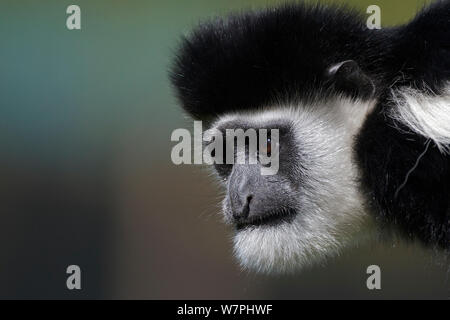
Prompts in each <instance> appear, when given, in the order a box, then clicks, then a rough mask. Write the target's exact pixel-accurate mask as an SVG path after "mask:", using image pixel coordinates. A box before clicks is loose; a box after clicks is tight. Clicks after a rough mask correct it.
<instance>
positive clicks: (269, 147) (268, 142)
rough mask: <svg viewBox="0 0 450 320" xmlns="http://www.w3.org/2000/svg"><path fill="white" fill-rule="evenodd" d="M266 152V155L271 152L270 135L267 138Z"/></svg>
mask: <svg viewBox="0 0 450 320" xmlns="http://www.w3.org/2000/svg"><path fill="white" fill-rule="evenodd" d="M266 152H267V155H268V156H270V154H271V153H272V141H271V139H270V137H269V138H267V147H266Z"/></svg>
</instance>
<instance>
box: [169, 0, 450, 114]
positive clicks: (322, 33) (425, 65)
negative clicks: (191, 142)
mask: <svg viewBox="0 0 450 320" xmlns="http://www.w3.org/2000/svg"><path fill="white" fill-rule="evenodd" d="M449 19H450V1H438V2H436V3H435V4H433V5H432V6H430V7H429V8H426V9H424V10H423V11H422V12H421V13H419V14H418V15H417V17H416V18H415V19H413V20H412V21H411V22H410V23H409V24H408V25H406V26H403V27H397V28H387V29H381V30H369V29H368V28H367V27H366V23H365V16H364V15H362V14H358V13H356V12H355V11H354V10H351V9H349V8H345V7H339V6H335V5H333V6H327V5H317V4H316V5H311V4H306V3H297V4H289V5H284V6H280V7H276V8H270V9H266V10H261V11H249V12H244V13H241V14H232V15H230V16H228V17H226V18H218V19H216V20H213V21H210V22H206V23H203V24H201V25H200V26H199V27H198V28H197V29H195V30H194V31H193V32H192V33H191V34H190V35H189V36H188V37H185V38H184V39H183V40H182V43H181V46H180V49H179V51H178V54H177V57H176V59H175V62H174V65H173V67H172V70H171V80H172V83H173V84H174V86H175V88H176V92H177V95H178V97H179V99H180V101H181V104H182V106H183V108H184V109H185V110H186V111H188V112H189V113H190V114H191V115H192V116H194V117H195V118H203V119H205V118H208V117H210V116H215V115H220V114H223V113H225V112H228V111H237V110H243V109H254V108H258V107H260V106H261V105H268V104H270V103H271V102H272V101H274V100H279V101H280V100H281V101H285V102H291V101H292V100H307V99H309V98H311V97H312V96H314V95H315V93H316V92H319V91H320V92H321V95H322V96H326V95H333V94H336V93H341V92H338V91H339V90H338V89H336V88H335V87H334V86H332V85H330V84H329V83H328V82H327V77H326V70H327V68H328V67H329V66H330V65H332V64H334V63H338V62H340V61H345V60H354V61H356V62H357V63H358V65H359V66H360V67H361V69H362V70H363V71H364V72H365V73H366V74H367V75H368V76H369V77H370V78H371V79H372V80H373V82H374V83H375V85H376V88H377V93H378V94H380V93H382V92H384V91H385V90H386V89H388V88H392V87H396V86H413V87H415V86H417V87H420V86H422V84H425V85H426V86H427V87H428V88H431V89H432V90H434V91H439V89H441V88H442V83H443V81H445V80H446V79H447V80H448V79H450V54H449V52H450V51H449V50H450V48H449V44H448V39H449V38H450V23H448V21H449ZM430 48H433V50H430ZM431 66H432V67H431ZM312 98H315V97H312ZM359 98H361V97H359Z"/></svg>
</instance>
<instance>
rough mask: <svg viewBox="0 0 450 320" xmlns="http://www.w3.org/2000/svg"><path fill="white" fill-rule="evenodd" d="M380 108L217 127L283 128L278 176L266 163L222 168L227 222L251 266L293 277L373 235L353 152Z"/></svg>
mask: <svg viewBox="0 0 450 320" xmlns="http://www.w3.org/2000/svg"><path fill="white" fill-rule="evenodd" d="M373 104H374V102H373V101H372V102H370V101H366V102H361V101H354V100H350V99H346V98H342V97H339V98H336V99H334V100H333V101H328V102H327V103H323V102H322V103H321V102H316V103H312V104H310V105H308V106H304V105H300V106H299V105H296V106H285V107H278V108H271V109H268V110H269V111H261V112H252V113H236V114H229V115H226V116H224V117H222V118H221V120H220V119H219V121H217V122H216V123H215V124H214V127H215V128H216V129H218V130H221V131H224V129H236V128H243V129H245V130H246V129H248V128H253V129H256V130H257V129H260V128H267V129H278V130H279V141H278V143H279V148H278V153H279V154H278V161H279V169H278V171H277V172H276V174H272V175H262V174H261V171H260V166H261V164H260V163H256V164H234V165H229V164H221V165H216V167H215V170H216V172H217V175H218V176H219V177H220V180H221V181H222V182H223V185H224V187H225V188H226V196H225V198H224V200H223V215H224V219H225V221H226V222H227V223H229V224H232V225H233V226H234V229H235V236H234V252H235V255H236V257H237V258H238V260H239V262H240V264H241V265H242V266H243V267H244V268H247V269H252V270H256V271H259V272H289V271H294V270H296V269H299V268H302V267H304V266H306V265H308V264H311V263H315V262H318V261H320V260H321V259H322V258H325V257H327V256H329V255H332V254H335V253H337V252H339V249H341V248H342V247H344V246H346V245H349V244H350V243H354V242H355V240H357V239H358V236H361V235H367V230H366V227H367V226H368V225H370V218H369V216H368V214H367V212H366V210H365V208H364V205H363V202H364V201H363V196H362V194H361V192H360V189H361V188H360V186H359V182H358V177H359V174H358V168H357V165H356V163H355V161H354V160H353V157H354V155H353V147H354V142H355V140H356V137H355V136H356V133H357V132H358V130H359V129H360V127H361V126H362V124H363V122H364V119H365V117H366V114H367V113H368V112H369V111H370V110H371V108H372V106H373ZM349 114H351V115H352V116H351V117H349Z"/></svg>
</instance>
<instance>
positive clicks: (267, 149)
mask: <svg viewBox="0 0 450 320" xmlns="http://www.w3.org/2000/svg"><path fill="white" fill-rule="evenodd" d="M263 152H264V153H265V154H266V155H267V156H268V157H270V156H271V154H272V139H271V137H270V135H268V137H267V140H266V146H265V148H264V145H260V144H259V137H258V154H259V153H263Z"/></svg>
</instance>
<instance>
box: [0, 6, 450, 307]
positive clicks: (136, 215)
mask: <svg viewBox="0 0 450 320" xmlns="http://www.w3.org/2000/svg"><path fill="white" fill-rule="evenodd" d="M280 2H281V1H280ZM329 2H331V1H329ZM335 2H338V1H335ZM339 2H345V3H348V4H350V5H351V6H355V7H358V8H360V9H361V10H362V11H363V12H365V10H366V8H367V7H368V6H369V5H372V4H377V5H379V6H380V7H381V10H382V11H381V16H382V24H383V26H388V25H395V24H399V23H404V22H406V21H408V20H409V19H411V17H412V16H413V15H414V13H415V12H416V11H417V10H418V9H419V8H421V7H422V6H423V4H424V1H418V0H404V1H392V0H385V1H376V0H363V1H361V0H351V1H350V0H346V1H344V0H343V1H339ZM70 4H77V5H79V6H80V7H81V19H82V29H81V30H73V31H69V30H67V28H66V18H67V16H68V15H67V14H66V8H67V6H69V5H70ZM268 4H269V5H273V4H276V2H275V1H267V0H265V1H259V0H239V1H237V0H201V1H200V0H185V1H179V0H178V1H173V0H166V1H135V0H130V1H119V0H109V1H99V0H98V1H90V0H85V1H66V0H58V1H47V0H42V1H31V0H27V1H25V0H21V1H14V0H2V1H1V2H0V37H1V49H0V197H1V201H0V214H1V217H2V222H1V223H0V298H127V299H128V298H158V299H160V298H207V299H215V298H235V299H238V298H289V299H295V298H442V299H448V298H449V297H450V289H449V287H450V285H449V280H448V274H447V272H448V263H446V262H445V261H441V260H440V259H439V257H438V256H437V255H435V254H434V253H433V252H430V251H428V250H425V249H423V248H420V247H419V246H417V245H408V246H406V245H402V244H395V245H392V246H391V245H381V244H369V245H367V246H363V247H361V248H358V249H354V250H350V251H349V252H346V253H345V254H343V255H342V256H341V257H339V258H337V259H334V260H331V261H329V262H328V263H327V264H326V265H323V266H317V267H315V268H313V269H310V270H307V271H305V272H303V273H301V274H297V275H294V276H286V277H283V276H277V277H274V276H260V275H255V274H248V273H246V272H242V271H240V270H239V268H238V267H237V265H236V263H235V261H234V260H233V257H232V254H231V251H232V247H231V241H230V237H231V234H230V232H229V230H227V227H226V226H224V225H223V224H222V222H221V218H220V215H219V214H218V213H219V201H220V194H219V191H218V190H217V188H216V186H215V184H214V182H213V181H211V179H210V178H209V177H208V175H207V173H206V172H204V171H203V169H201V168H199V167H195V166H175V165H173V164H172V162H171V161H170V150H171V147H172V146H173V143H171V142H170V134H171V132H172V131H173V130H174V129H176V128H180V127H185V128H191V126H192V123H191V122H189V121H188V120H187V119H186V118H185V117H184V116H183V114H182V112H181V111H180V109H179V108H178V107H177V105H176V101H175V99H174V97H173V92H172V90H171V87H170V84H169V82H168V79H167V69H168V66H169V65H170V62H171V59H172V57H173V53H174V50H175V49H176V47H177V42H178V39H179V36H180V35H181V34H183V33H185V32H187V31H188V30H190V29H191V28H192V27H193V26H195V25H196V24H197V23H198V21H199V19H205V18H210V17H214V16H216V15H223V14H226V13H227V12H229V11H230V10H241V9H247V8H260V7H264V6H266V5H268ZM71 264H76V265H79V266H80V267H81V270H82V290H81V291H69V290H67V289H66V285H65V284H66V277H67V275H66V273H65V270H66V267H67V266H68V265H71ZM371 264H377V265H379V266H380V267H381V270H382V290H380V291H369V290H367V288H366V278H367V275H366V273H365V270H366V268H367V266H369V265H371Z"/></svg>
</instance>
